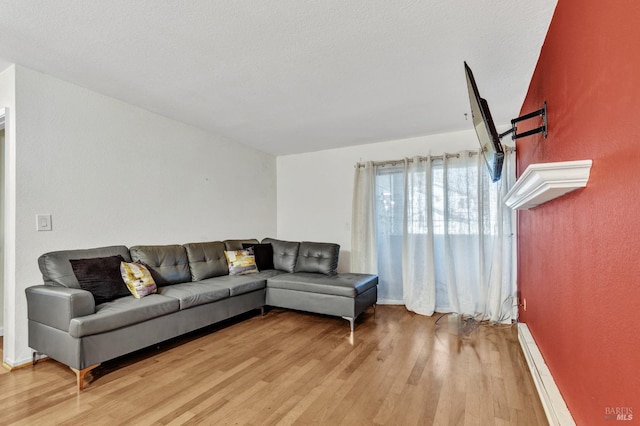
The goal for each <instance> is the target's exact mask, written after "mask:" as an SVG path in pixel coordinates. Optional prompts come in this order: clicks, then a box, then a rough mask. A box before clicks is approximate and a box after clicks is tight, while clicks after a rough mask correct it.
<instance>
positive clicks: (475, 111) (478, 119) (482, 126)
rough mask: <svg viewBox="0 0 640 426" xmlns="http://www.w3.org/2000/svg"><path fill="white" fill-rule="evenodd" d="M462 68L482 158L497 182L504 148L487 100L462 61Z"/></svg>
mask: <svg viewBox="0 0 640 426" xmlns="http://www.w3.org/2000/svg"><path fill="white" fill-rule="evenodd" d="M464 70H465V73H466V75H467V87H468V89H469V103H470V104H471V116H472V118H473V126H474V127H475V129H476V134H477V135H478V141H479V142H480V147H481V148H482V153H483V155H484V159H485V161H486V162H487V166H488V167H489V174H490V175H491V180H492V181H493V182H497V181H499V180H500V177H501V175H502V162H503V161H504V149H503V148H502V144H501V143H500V137H499V136H498V132H497V131H496V126H495V124H494V123H493V119H492V118H491V112H490V111H489V105H488V104H487V101H486V100H485V99H483V98H481V97H480V93H479V92H478V86H477V85H476V81H475V79H474V78H473V73H472V72H471V68H469V65H467V63H466V62H465V63H464Z"/></svg>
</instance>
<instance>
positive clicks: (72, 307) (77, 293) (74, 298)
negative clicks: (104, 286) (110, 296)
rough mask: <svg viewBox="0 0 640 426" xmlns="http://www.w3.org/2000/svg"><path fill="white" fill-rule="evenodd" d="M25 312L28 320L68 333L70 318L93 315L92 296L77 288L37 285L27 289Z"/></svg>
mask: <svg viewBox="0 0 640 426" xmlns="http://www.w3.org/2000/svg"><path fill="white" fill-rule="evenodd" d="M25 292H26V294H27V312H28V317H29V320H31V321H36V322H39V323H42V324H46V325H48V326H50V327H54V328H57V329H58V330H62V331H66V332H68V331H69V322H70V321H71V318H76V317H83V316H86V315H90V314H93V313H95V311H96V303H95V300H94V299H93V295H92V294H91V293H90V292H88V291H86V290H81V289H78V288H67V287H56V286H48V285H37V286H33V287H27V289H26V290H25Z"/></svg>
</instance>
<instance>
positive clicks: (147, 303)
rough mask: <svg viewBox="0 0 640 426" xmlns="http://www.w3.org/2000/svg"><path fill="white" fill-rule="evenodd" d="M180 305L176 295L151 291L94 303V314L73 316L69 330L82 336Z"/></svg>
mask: <svg viewBox="0 0 640 426" xmlns="http://www.w3.org/2000/svg"><path fill="white" fill-rule="evenodd" d="M179 309H180V303H179V302H178V300H177V299H173V298H171V297H166V296H162V295H159V294H150V295H149V296H147V297H143V298H142V299H136V298H135V297H133V296H126V297H121V298H119V299H115V300H112V301H110V302H106V303H102V304H100V305H97V306H96V312H95V313H94V314H91V315H87V316H84V317H77V318H72V319H71V322H70V324H69V334H70V335H71V336H72V337H83V336H90V335H92V334H98V333H104V332H106V331H111V330H115V329H118V328H122V327H126V326H128V325H132V324H137V323H140V322H143V321H147V320H150V319H153V318H156V317H160V316H163V315H167V314H170V313H172V312H177V311H178V310H179Z"/></svg>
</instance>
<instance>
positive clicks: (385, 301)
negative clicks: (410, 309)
mask: <svg viewBox="0 0 640 426" xmlns="http://www.w3.org/2000/svg"><path fill="white" fill-rule="evenodd" d="M376 305H404V302H403V301H402V300H394V299H378V301H377V302H376Z"/></svg>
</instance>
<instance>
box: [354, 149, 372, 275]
mask: <svg viewBox="0 0 640 426" xmlns="http://www.w3.org/2000/svg"><path fill="white" fill-rule="evenodd" d="M375 171H376V167H375V166H374V164H373V163H372V162H371V161H369V162H367V163H363V164H357V165H356V172H355V179H354V184H353V206H352V211H351V214H352V217H351V270H352V271H353V272H360V273H368V274H377V273H378V265H377V258H378V255H377V250H376V235H375V234H376V231H375V229H376V222H375V210H376V209H375V180H376V173H375Z"/></svg>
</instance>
